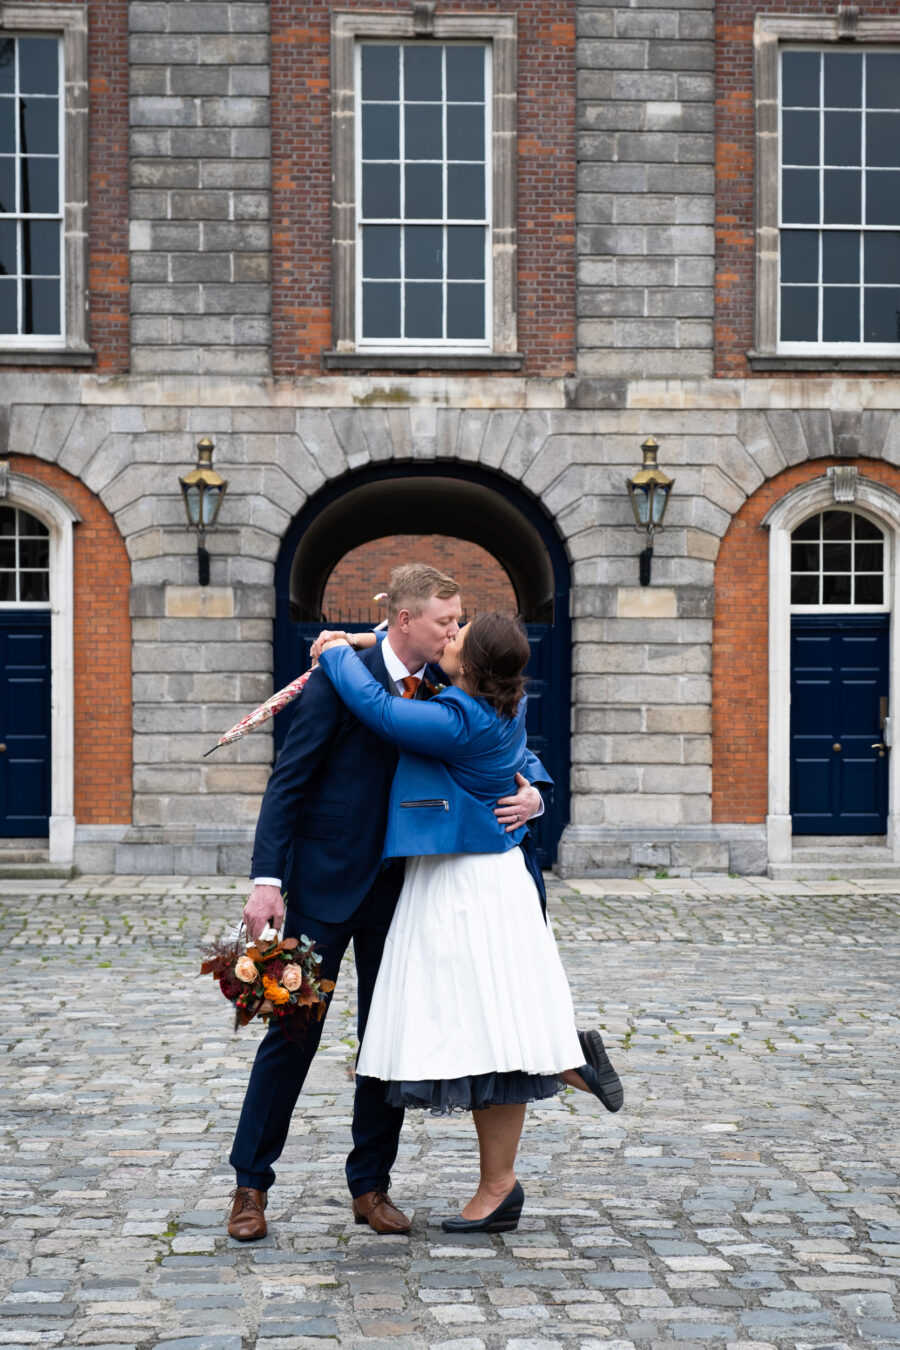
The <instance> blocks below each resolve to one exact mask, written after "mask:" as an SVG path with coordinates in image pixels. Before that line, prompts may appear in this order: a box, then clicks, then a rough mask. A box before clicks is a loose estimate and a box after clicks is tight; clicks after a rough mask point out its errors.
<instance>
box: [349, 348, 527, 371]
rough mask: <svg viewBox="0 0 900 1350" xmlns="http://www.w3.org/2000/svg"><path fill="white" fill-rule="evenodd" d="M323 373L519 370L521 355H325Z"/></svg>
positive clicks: (504, 353) (443, 353)
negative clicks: (331, 371)
mask: <svg viewBox="0 0 900 1350" xmlns="http://www.w3.org/2000/svg"><path fill="white" fill-rule="evenodd" d="M322 360H323V362H324V364H325V369H326V370H390V371H395V370H521V369H522V367H523V365H524V364H525V357H524V355H523V354H522V353H521V352H473V353H470V354H468V355H467V354H466V353H465V352H452V353H451V352H441V353H426V352H418V353H416V352H334V351H330V352H324V353H323V355H322Z"/></svg>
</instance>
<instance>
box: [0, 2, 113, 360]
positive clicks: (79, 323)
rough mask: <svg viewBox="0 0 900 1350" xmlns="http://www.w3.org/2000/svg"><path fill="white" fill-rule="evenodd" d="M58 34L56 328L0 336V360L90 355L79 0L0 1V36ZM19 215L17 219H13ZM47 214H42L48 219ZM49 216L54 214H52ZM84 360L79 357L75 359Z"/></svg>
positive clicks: (83, 16) (83, 14) (82, 8)
mask: <svg viewBox="0 0 900 1350" xmlns="http://www.w3.org/2000/svg"><path fill="white" fill-rule="evenodd" d="M54 36H55V37H58V38H59V39H60V46H61V49H62V55H61V80H60V84H61V87H60V118H61V125H60V142H59V145H60V156H59V158H60V207H61V216H62V222H63V228H62V240H61V256H60V267H61V272H62V287H61V289H62V304H61V311H60V319H61V331H60V333H58V334H52V335H51V334H40V333H26V334H19V335H16V334H3V335H0V364H4V363H5V364H10V363H14V364H20V365H21V364H29V360H28V358H29V356H31V357H32V358H33V359H34V363H37V364H41V363H42V362H43V363H46V361H48V360H49V361H51V362H52V361H54V360H55V361H57V362H61V363H63V364H64V363H65V362H66V360H67V359H68V358H72V357H74V358H77V357H79V356H81V357H82V358H85V357H86V358H88V361H90V360H91V359H92V355H93V354H92V353H91V350H90V347H89V344H88V337H87V317H88V271H87V269H88V249H87V197H88V177H89V169H88V130H87V113H88V84H87V71H88V67H87V57H88V50H87V7H86V5H84V4H43V3H40V4H34V3H31V4H29V3H21V4H5V3H4V4H0V37H14V38H23V37H25V38H27V37H54ZM15 218H16V219H19V218H20V217H15ZM49 218H51V217H48V219H49ZM54 218H55V217H54ZM80 363H81V364H84V359H82V361H81V362H80Z"/></svg>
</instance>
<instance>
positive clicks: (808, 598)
mask: <svg viewBox="0 0 900 1350" xmlns="http://www.w3.org/2000/svg"><path fill="white" fill-rule="evenodd" d="M818 603H819V578H818V577H791V604H792V605H817V604H818Z"/></svg>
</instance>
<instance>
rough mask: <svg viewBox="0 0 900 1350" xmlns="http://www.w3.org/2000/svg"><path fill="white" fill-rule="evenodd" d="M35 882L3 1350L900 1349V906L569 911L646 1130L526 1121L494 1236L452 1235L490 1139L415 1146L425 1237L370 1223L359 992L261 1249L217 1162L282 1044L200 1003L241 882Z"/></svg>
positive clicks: (740, 886) (594, 1016)
mask: <svg viewBox="0 0 900 1350" xmlns="http://www.w3.org/2000/svg"><path fill="white" fill-rule="evenodd" d="M40 886H41V889H40V890H38V889H37V883H35V885H34V887H33V888H32V887H31V884H29V885H28V886H26V885H25V883H14V882H2V883H0V926H2V933H3V940H4V948H5V957H4V963H3V964H4V992H5V997H4V1002H3V1021H2V1032H0V1048H2V1059H0V1063H2V1069H0V1072H2V1074H3V1085H2V1097H0V1102H2V1106H0V1111H2V1149H3V1152H2V1158H0V1164H2V1168H3V1181H2V1208H3V1211H4V1214H5V1219H4V1222H3V1225H2V1232H0V1345H6V1346H17V1345H21V1346H31V1345H54V1346H63V1347H69V1346H73V1347H74V1346H100V1345H103V1346H106V1347H126V1346H127V1347H140V1350H152V1347H155V1346H157V1345H160V1344H163V1345H165V1346H166V1347H167V1350H254V1348H258V1350H282V1347H283V1348H284V1350H291V1348H293V1347H313V1346H322V1345H323V1344H329V1343H330V1344H332V1345H334V1344H337V1345H339V1346H341V1347H363V1346H365V1347H367V1348H368V1350H382V1347H387V1346H388V1345H390V1346H391V1347H395V1346H396V1347H400V1348H401V1350H403V1348H407V1350H420V1348H423V1347H438V1346H440V1347H442V1350H494V1348H495V1347H496V1348H499V1347H503V1348H504V1350H551V1347H555V1346H571V1347H573V1350H575V1348H576V1347H577V1350H645V1348H646V1350H676V1347H677V1350H701V1348H702V1350H707V1348H708V1350H722V1347H728V1350H813V1348H815V1350H856V1347H881V1350H898V1347H900V1307H898V1302H897V1297H898V1282H900V1210H898V1200H900V1190H898V1170H900V1139H898V1133H897V1115H898V1108H900V1059H898V1031H900V1020H898V1000H897V987H898V972H897V957H898V955H900V939H898V913H900V900H898V897H897V896H896V895H890V894H888V893H883V892H886V891H887V887H885V886H881V887H878V886H875V885H871V886H869V887H868V888H867V889H868V891H869V893H868V894H866V893H865V891H864V884H863V883H861V884H860V885H859V886H852V885H842V884H841V883H837V882H835V883H829V884H827V885H825V884H823V885H822V886H818V887H810V886H808V885H807V886H803V885H800V884H796V883H792V884H783V885H781V886H775V885H774V884H773V885H768V884H767V883H748V882H741V881H730V880H729V879H727V878H723V879H716V880H713V879H709V880H707V881H705V882H669V881H663V880H661V881H659V882H651V883H649V884H648V885H642V884H641V883H634V882H621V883H615V882H594V881H592V882H584V883H578V882H575V883H572V884H571V886H569V887H565V886H563V885H562V884H561V883H554V885H553V886H552V888H551V889H552V894H551V914H552V919H553V922H554V926H555V928H556V930H557V933H558V935H559V938H560V942H561V948H562V953H563V958H564V960H565V962H566V965H567V969H568V971H569V975H570V979H571V981H572V986H573V992H574V994H575V999H576V1004H577V1007H578V1012H579V1019H580V1022H581V1024H582V1025H585V1026H589V1025H592V1024H599V1025H600V1026H601V1027H602V1028H603V1029H604V1032H605V1035H606V1037H607V1040H608V1042H609V1043H610V1045H611V1048H612V1052H613V1055H614V1058H615V1061H616V1062H617V1064H618V1065H619V1066H620V1068H621V1071H622V1077H623V1079H624V1082H625V1087H626V1096H627V1100H626V1109H625V1110H624V1111H623V1112H621V1113H620V1114H619V1115H617V1116H611V1115H608V1114H607V1113H606V1112H604V1111H603V1109H602V1108H601V1106H600V1104H599V1103H598V1102H596V1101H595V1100H594V1098H592V1097H587V1096H585V1095H584V1094H582V1093H575V1092H569V1093H567V1094H566V1095H565V1096H563V1097H561V1098H559V1099H553V1100H551V1101H550V1102H549V1103H546V1104H543V1105H539V1106H536V1107H533V1108H531V1109H530V1111H529V1115H528V1121H527V1125H526V1134H525V1138H524V1141H523V1148H522V1153H521V1167H520V1176H521V1179H522V1182H523V1184H524V1187H525V1190H526V1193H527V1202H526V1209H525V1213H524V1215H523V1219H522V1222H521V1224H520V1227H519V1230H518V1232H516V1233H511V1234H505V1235H502V1236H496V1237H487V1236H476V1237H470V1238H467V1239H466V1238H448V1237H447V1236H445V1235H444V1234H442V1232H441V1230H440V1220H441V1218H442V1217H444V1216H445V1215H447V1214H450V1213H453V1212H455V1211H456V1210H457V1208H458V1206H459V1204H460V1203H461V1202H462V1201H464V1200H465V1198H466V1197H467V1196H468V1194H469V1193H470V1192H471V1190H472V1188H473V1186H474V1182H475V1177H476V1169H475V1152H474V1148H473V1131H472V1126H471V1122H470V1120H468V1119H466V1118H455V1119H450V1120H446V1119H432V1118H430V1117H428V1118H424V1119H423V1117H422V1116H421V1115H418V1116H412V1117H410V1118H408V1125H407V1128H406V1129H405V1132H404V1136H403V1147H402V1153H401V1156H400V1159H399V1162H398V1165H397V1168H396V1172H395V1176H394V1195H395V1197H396V1199H397V1201H398V1202H399V1203H400V1204H401V1205H402V1207H403V1208H404V1209H405V1210H406V1211H407V1212H408V1213H410V1214H412V1215H413V1232H412V1235H411V1237H409V1238H376V1237H375V1236H374V1234H372V1233H371V1232H370V1230H368V1229H365V1230H363V1229H361V1228H358V1227H356V1226H355V1225H354V1224H353V1223H352V1221H350V1212H349V1204H348V1198H347V1195H346V1192H345V1190H344V1184H343V1160H344V1156H345V1154H346V1152H347V1149H348V1145H349V1115H350V1106H351V1092H352V1080H351V1065H352V1057H353V1051H354V1048H355V1041H354V1037H353V1012H352V1006H353V988H352V985H353V981H352V972H351V970H350V967H349V965H348V966H347V967H346V968H345V971H344V972H343V975H342V980H341V983H340V985H339V990H338V996H337V997H336V1001H335V1005H334V1007H333V1009H332V1011H331V1014H330V1015H329V1018H328V1022H327V1023H326V1032H325V1037H324V1041H323V1046H322V1050H321V1052H320V1054H319V1056H318V1059H317V1061H316V1063H315V1066H314V1069H313V1073H312V1074H311V1077H310V1080H309V1082H308V1084H307V1089H306V1092H305V1094H304V1096H303V1097H302V1098H301V1102H300V1107H299V1108H298V1111H297V1114H296V1118H295V1125H294V1130H293V1133H292V1135H291V1138H290V1141H289V1144H288V1148H287V1150H286V1153H285V1156H284V1158H283V1159H282V1162H281V1165H280V1167H279V1181H278V1184H277V1186H276V1188H275V1189H274V1191H273V1193H272V1200H271V1204H270V1219H271V1231H270V1235H269V1237H268V1238H267V1239H266V1240H265V1241H264V1242H261V1243H256V1244H252V1245H249V1246H242V1245H240V1244H238V1243H234V1242H232V1241H231V1240H230V1239H229V1238H228V1237H227V1236H226V1234H225V1230H224V1223H223V1215H224V1213H225V1211H226V1209H227V1207H228V1193H229V1191H230V1189H231V1186H232V1179H231V1175H230V1172H229V1170H228V1168H227V1166H226V1163H225V1159H226V1156H227V1152H228V1148H229V1144H230V1139H231V1135H232V1132H233V1129H234V1125H235V1122H236V1119H237V1113H238V1110H239V1107H240V1103H241V1100H242V1095H243V1089H244V1085H245V1082H246V1078H247V1073H248V1069H249V1065H250V1062H251V1059H252V1056H253V1053H254V1048H255V1044H256V1040H257V1035H258V1033H257V1032H256V1030H255V1029H254V1028H250V1029H248V1030H246V1031H244V1032H242V1033H241V1034H240V1035H239V1036H236V1037H235V1036H233V1035H232V1034H231V1031H230V1018H229V1011H230V1010H229V1009H228V1008H227V1006H226V1004H225V1002H224V1000H223V999H222V998H221V995H220V994H219V992H218V990H217V989H216V987H215V986H214V984H213V983H212V981H211V980H208V979H207V980H202V981H201V980H198V979H196V978H194V975H195V971H196V969H197V959H198V958H197V947H198V944H199V943H201V942H202V941H203V940H204V939H205V938H206V937H207V936H212V935H214V934H218V933H221V932H222V931H223V930H224V929H225V928H226V927H227V926H228V924H229V922H231V921H233V920H234V919H235V918H236V917H237V916H238V914H239V911H240V908H241V905H242V903H243V895H244V885H243V883H242V882H238V881H235V882H231V881H229V880H228V879H227V878H226V879H223V878H209V879H207V880H206V881H204V880H203V879H199V880H198V879H192V880H191V881H188V880H187V879H185V878H146V879H141V878H118V879H115V878H93V879H92V878H80V879H79V880H77V881H75V882H69V883H52V882H44V883H40ZM575 888H577V889H575ZM829 891H830V893H829ZM26 892H27V893H26ZM635 892H637V894H635ZM841 892H845V893H841ZM539 992H540V991H536V993H537V995H538V996H539Z"/></svg>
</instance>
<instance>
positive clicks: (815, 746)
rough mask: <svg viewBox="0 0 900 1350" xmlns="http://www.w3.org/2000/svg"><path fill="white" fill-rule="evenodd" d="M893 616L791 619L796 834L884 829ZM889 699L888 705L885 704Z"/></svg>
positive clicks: (846, 832)
mask: <svg viewBox="0 0 900 1350" xmlns="http://www.w3.org/2000/svg"><path fill="white" fill-rule="evenodd" d="M888 638H889V616H888V615H886V614H885V615H881V614H869V615H856V614H854V615H847V616H846V617H845V616H841V618H839V619H837V618H834V617H833V616H829V617H826V616H824V615H822V616H821V617H820V616H819V615H808V616H807V615H802V616H800V615H798V616H796V617H795V618H794V619H793V620H792V623H791V816H792V818H793V831H794V834H884V832H885V830H886V829H887V811H888V774H887V764H888V758H887V754H886V753H885V754H883V755H879V752H878V750H876V749H873V748H872V746H873V744H875V743H877V742H880V741H882V740H883V736H882V727H881V716H882V712H883V710H884V709H885V708H886V706H887V695H888V683H889V679H888V650H889V649H888ZM882 700H884V702H882Z"/></svg>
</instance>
